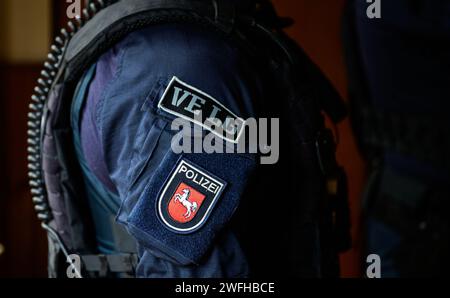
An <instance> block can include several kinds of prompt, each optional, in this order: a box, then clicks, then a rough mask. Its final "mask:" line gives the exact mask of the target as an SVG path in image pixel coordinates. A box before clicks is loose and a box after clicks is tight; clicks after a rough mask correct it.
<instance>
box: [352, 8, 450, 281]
mask: <svg viewBox="0 0 450 298" xmlns="http://www.w3.org/2000/svg"><path fill="white" fill-rule="evenodd" d="M368 6H369V4H368V3H366V1H350V3H349V5H348V10H347V16H346V20H345V35H344V36H345V42H346V49H347V61H348V65H349V75H350V95H351V97H352V98H351V100H352V108H353V110H352V120H353V127H354V130H355V132H356V135H357V137H358V141H359V143H360V146H361V148H362V151H363V153H364V154H365V156H366V157H367V159H368V161H369V166H370V170H371V175H370V179H369V185H368V188H367V191H366V198H365V205H364V207H365V209H364V210H365V220H366V227H367V237H366V255H368V254H378V255H379V256H380V257H381V275H382V277H412V276H442V275H448V273H447V267H448V265H449V261H448V260H449V259H448V256H447V254H448V252H449V251H450V246H449V244H450V243H449V240H450V230H449V216H448V214H449V212H450V201H449V196H450V190H449V182H450V176H449V169H450V167H449V166H450V155H449V149H450V147H449V145H450V134H449V132H450V131H449V128H450V121H449V117H448V108H449V106H450V104H449V98H450V88H449V84H450V72H449V69H450V2H448V1H420V0H418V1H405V0H398V1H397V0H396V1H382V5H381V16H382V17H381V19H369V18H368V16H367V14H366V10H367V7H368Z"/></svg>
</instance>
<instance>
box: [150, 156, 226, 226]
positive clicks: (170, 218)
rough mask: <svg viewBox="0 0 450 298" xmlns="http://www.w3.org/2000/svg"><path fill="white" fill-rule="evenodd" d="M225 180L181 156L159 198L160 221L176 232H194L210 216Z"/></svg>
mask: <svg viewBox="0 0 450 298" xmlns="http://www.w3.org/2000/svg"><path fill="white" fill-rule="evenodd" d="M225 185H226V183H225V181H223V180H222V179H220V178H218V177H216V176H214V175H212V174H210V173H208V172H207V171H206V170H204V169H201V168H200V167H198V166H196V165H194V164H193V163H191V162H189V161H187V160H185V159H181V160H180V161H179V163H178V165H177V167H176V168H175V171H174V172H173V173H172V175H171V176H170V177H169V180H168V181H167V182H166V184H165V186H164V188H163V190H162V192H161V194H160V196H159V199H158V213H159V217H160V219H161V221H162V222H163V223H164V225H165V226H166V227H167V228H169V229H170V230H172V231H174V232H177V233H183V234H186V233H191V232H194V231H195V230H197V229H199V228H200V227H201V226H202V225H203V224H204V223H205V222H206V220H207V219H208V217H209V215H210V214H211V212H212V211H213V208H214V205H215V204H216V203H217V200H218V199H219V197H220V195H221V193H222V191H223V189H224V187H225Z"/></svg>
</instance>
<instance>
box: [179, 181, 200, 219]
mask: <svg viewBox="0 0 450 298" xmlns="http://www.w3.org/2000/svg"><path fill="white" fill-rule="evenodd" d="M181 192H182V194H178V193H177V194H175V199H174V201H175V202H179V203H181V204H182V205H183V206H184V207H185V208H186V213H185V214H184V215H183V216H184V217H185V218H189V217H191V214H192V212H195V210H197V202H190V201H189V196H190V194H191V191H190V190H189V188H185V189H183V190H182V191H181Z"/></svg>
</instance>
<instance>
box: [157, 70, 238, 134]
mask: <svg viewBox="0 0 450 298" xmlns="http://www.w3.org/2000/svg"><path fill="white" fill-rule="evenodd" d="M158 108H160V109H162V110H163V111H165V112H167V113H169V114H172V115H175V116H177V117H181V118H184V119H187V120H189V121H191V122H193V123H195V124H197V125H200V126H201V127H203V128H204V129H206V130H209V131H211V132H212V133H214V134H215V135H217V136H219V137H221V138H222V139H224V140H226V141H229V142H232V143H237V142H238V141H239V137H240V135H241V133H242V131H243V129H244V120H243V119H242V118H239V117H238V116H236V115H235V114H234V113H233V112H231V111H230V110H229V109H228V108H226V107H225V106H224V105H223V104H221V103H220V102H219V101H218V100H217V99H215V98H214V97H212V96H210V95H209V94H207V93H205V92H203V91H200V90H198V89H197V88H195V87H193V86H191V85H189V84H187V83H185V82H183V81H181V80H180V79H178V78H177V77H173V78H172V80H171V81H170V83H169V85H168V86H167V88H166V90H165V91H164V94H163V96H162V98H161V100H160V101H159V103H158ZM200 113H201V117H202V119H201V121H199V118H200V117H199V115H200Z"/></svg>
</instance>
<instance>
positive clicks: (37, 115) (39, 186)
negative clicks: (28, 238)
mask: <svg viewBox="0 0 450 298" xmlns="http://www.w3.org/2000/svg"><path fill="white" fill-rule="evenodd" d="M109 2H111V1H108V3H109ZM108 5H109V4H105V1H103V0H89V1H88V3H87V6H86V8H84V9H83V10H82V15H81V16H79V17H77V18H76V19H75V21H69V22H68V23H67V26H66V27H65V28H62V29H61V32H60V33H61V34H60V35H59V36H57V37H56V38H55V42H54V44H52V45H51V46H50V52H49V54H48V56H47V60H46V61H45V62H44V68H43V70H42V71H41V73H40V77H39V78H38V80H37V85H36V87H35V88H34V93H33V95H32V96H31V102H30V104H29V112H28V130H27V135H28V139H27V143H28V147H27V154H28V157H27V159H28V178H29V185H30V188H31V195H32V202H33V205H34V209H35V211H36V213H37V217H38V219H39V220H41V221H42V223H43V224H45V225H46V224H48V223H49V222H50V221H51V220H52V213H51V209H50V206H49V204H48V198H47V194H46V190H45V181H44V176H43V172H42V171H43V170H42V148H41V146H42V140H43V133H44V129H45V122H46V117H44V115H45V105H46V102H47V99H48V96H49V93H50V90H51V89H52V87H53V84H54V81H55V78H56V76H57V74H58V71H59V70H60V69H59V68H60V66H61V61H62V59H63V54H64V51H65V49H66V46H67V44H68V43H69V41H70V39H71V38H72V37H73V36H74V35H75V33H77V32H78V31H79V30H80V29H81V28H82V27H83V26H84V25H85V24H86V23H87V22H88V21H89V20H91V19H92V18H93V17H94V16H95V15H96V14H97V13H98V12H100V11H101V10H103V9H104V8H105V7H107V6H108Z"/></svg>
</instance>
